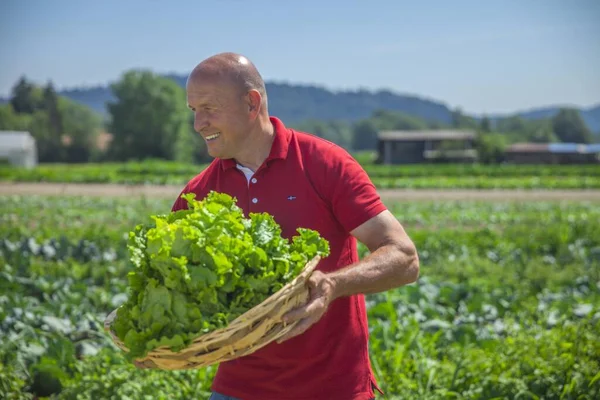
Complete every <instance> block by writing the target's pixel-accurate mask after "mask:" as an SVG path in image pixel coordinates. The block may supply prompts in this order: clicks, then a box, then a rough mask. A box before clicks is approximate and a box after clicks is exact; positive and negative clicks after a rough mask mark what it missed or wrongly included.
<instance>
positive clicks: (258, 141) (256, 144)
mask: <svg viewBox="0 0 600 400" xmlns="http://www.w3.org/2000/svg"><path fill="white" fill-rule="evenodd" d="M248 138H249V140H248V142H250V143H248V146H246V148H245V149H244V151H243V152H242V153H241V154H240V155H239V156H237V157H235V161H236V162H237V163H238V164H240V165H242V166H244V167H246V168H250V169H251V170H252V171H255V172H256V170H257V169H258V168H260V166H261V165H262V163H263V162H264V161H265V160H266V159H267V157H268V156H269V153H271V147H272V146H273V140H274V139H275V128H274V127H273V124H272V123H271V121H270V119H269V118H268V117H267V118H266V122H265V121H262V122H261V123H260V124H259V126H258V129H257V130H255V131H254V132H252V133H251V134H250V135H249V136H248Z"/></svg>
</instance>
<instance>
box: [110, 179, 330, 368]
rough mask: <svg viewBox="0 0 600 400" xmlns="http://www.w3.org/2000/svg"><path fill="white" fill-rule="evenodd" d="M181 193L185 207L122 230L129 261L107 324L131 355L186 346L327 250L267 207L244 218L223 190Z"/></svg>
mask: <svg viewBox="0 0 600 400" xmlns="http://www.w3.org/2000/svg"><path fill="white" fill-rule="evenodd" d="M182 197H183V198H185V200H186V201H187V202H188V209H187V210H180V211H176V212H172V213H170V214H167V215H153V216H151V221H152V222H150V223H146V224H139V225H137V226H136V227H135V229H134V230H133V231H132V232H130V233H129V241H128V250H129V255H130V260H131V262H132V264H133V267H134V268H133V271H131V272H130V273H129V274H128V280H129V296H128V300H127V301H126V302H125V303H124V304H123V306H122V307H120V308H119V309H118V311H117V315H116V318H115V320H114V323H113V329H114V332H115V334H116V335H117V336H118V337H119V339H120V340H122V341H123V342H124V344H125V346H127V348H128V349H130V352H129V353H128V354H127V355H128V357H129V358H130V359H135V358H142V357H144V356H145V355H146V354H147V352H148V351H149V350H152V349H154V348H156V347H159V346H169V348H170V349H171V350H172V351H175V352H176V351H179V350H181V349H183V348H185V347H186V346H188V345H189V344H190V343H191V341H192V340H193V339H194V338H195V337H197V336H199V335H202V334H205V333H208V332H210V331H213V330H215V329H218V328H222V327H224V326H226V325H227V324H228V323H229V322H231V321H232V320H234V319H235V318H237V317H238V316H239V315H241V314H242V313H244V312H245V311H247V310H249V309H250V308H252V307H254V306H255V305H257V304H259V303H261V302H262V301H263V300H265V299H266V298H267V297H268V296H270V295H272V294H273V293H275V292H276V291H277V290H279V289H281V288H282V287H283V286H284V285H285V284H286V283H288V282H289V281H291V280H292V279H293V278H294V277H295V276H297V275H298V274H299V273H300V271H301V270H302V269H303V268H304V266H305V265H306V263H307V262H308V261H309V260H311V259H312V258H313V257H314V256H316V255H320V256H321V257H327V256H328V255H329V251H330V250H329V243H328V242H327V240H325V239H324V238H322V237H321V236H320V234H319V233H318V232H316V231H314V230H310V229H305V228H298V229H297V232H298V235H296V236H294V237H293V238H292V240H291V241H288V240H287V239H285V238H283V237H282V236H281V228H280V226H279V225H278V224H277V223H276V222H275V220H274V218H273V217H272V216H271V215H269V214H267V213H251V214H250V215H249V216H248V218H246V217H244V215H243V212H242V210H241V208H239V207H238V206H237V205H236V199H235V198H233V197H231V196H229V195H227V194H224V193H217V192H214V191H211V192H210V193H209V194H208V196H207V197H206V198H205V199H203V200H201V201H198V200H196V199H195V195H194V194H193V193H188V194H184V195H182Z"/></svg>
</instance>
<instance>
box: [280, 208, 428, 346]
mask: <svg viewBox="0 0 600 400" xmlns="http://www.w3.org/2000/svg"><path fill="white" fill-rule="evenodd" d="M351 234H352V235H353V236H355V237H356V238H357V240H359V241H360V242H362V243H363V244H364V245H365V246H367V248H368V249H369V251H370V252H371V254H369V255H368V256H367V257H365V258H364V259H363V260H361V261H359V262H357V263H355V264H352V265H349V266H348V267H346V268H343V269H341V270H338V271H334V272H330V273H328V274H325V273H323V272H321V271H318V270H317V271H314V272H313V273H312V274H311V276H310V278H309V279H308V281H307V285H308V288H309V295H310V297H309V299H308V302H307V303H306V304H305V305H303V306H300V307H298V308H296V309H294V310H292V311H290V312H288V313H287V314H286V315H284V316H283V320H284V321H285V322H288V323H291V322H294V321H299V322H298V324H297V325H296V326H295V327H294V329H292V330H291V331H290V332H288V333H287V334H286V335H284V336H283V337H281V338H280V339H279V340H278V341H277V342H278V343H281V342H283V341H285V340H288V339H290V338H291V337H294V336H297V335H300V334H302V333H304V332H305V331H306V330H307V329H308V328H310V327H311V326H312V325H313V324H314V323H316V322H317V321H319V320H320V319H321V317H322V316H323V315H324V314H325V312H326V311H327V308H329V304H331V302H332V301H334V300H335V299H337V298H340V297H344V296H350V295H353V294H359V293H362V294H369V293H378V292H383V291H386V290H389V289H393V288H396V287H399V286H402V285H406V284H409V283H412V282H415V281H416V280H417V278H418V277H419V257H418V255H417V250H416V248H415V245H414V244H413V242H412V240H411V239H410V238H409V237H408V235H407V234H406V232H405V231H404V228H403V227H402V225H401V224H400V222H398V220H397V219H396V218H395V217H394V216H393V215H392V213H390V212H389V211H388V210H385V211H383V212H381V213H379V214H378V215H377V216H375V217H373V218H371V219H369V220H368V221H366V222H365V223H363V224H362V225H360V226H359V227H358V228H356V229H354V230H353V231H352V232H351Z"/></svg>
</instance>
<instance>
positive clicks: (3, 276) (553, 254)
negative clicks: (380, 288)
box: [0, 196, 600, 399]
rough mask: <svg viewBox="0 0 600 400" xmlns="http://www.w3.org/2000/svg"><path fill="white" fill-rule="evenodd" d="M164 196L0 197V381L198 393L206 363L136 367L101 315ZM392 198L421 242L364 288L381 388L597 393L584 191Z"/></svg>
mask: <svg viewBox="0 0 600 400" xmlns="http://www.w3.org/2000/svg"><path fill="white" fill-rule="evenodd" d="M170 204H171V201H167V200H140V199H129V200H127V199H95V198H89V199H88V198H70V197H64V198H63V197H58V198H43V197H35V196H32V197H21V196H14V197H3V198H0V206H2V207H3V209H5V210H9V211H8V212H7V213H4V214H3V215H2V216H0V335H2V337H3V340H2V341H1V343H0V397H2V398H9V399H33V398H35V397H42V396H51V398H57V399H96V398H157V399H166V398H169V399H172V398H182V399H183V398H192V397H193V398H206V397H208V393H209V390H210V388H209V386H210V383H211V381H212V377H213V376H214V372H215V368H214V367H211V368H205V369H200V370H194V371H181V372H172V371H155V370H138V369H136V368H135V367H133V366H132V365H131V364H130V363H129V362H128V361H127V360H126V359H125V357H124V356H123V353H122V352H121V351H120V350H119V349H117V348H116V347H115V346H114V345H113V344H112V342H111V341H110V339H109V338H108V337H107V336H106V334H105V333H104V332H103V330H102V321H103V318H104V317H105V316H106V315H107V314H108V313H109V312H110V311H112V310H113V309H114V308H115V307H117V306H118V305H120V304H123V302H124V301H125V300H126V299H127V293H126V287H127V273H128V272H129V271H130V270H131V264H130V262H129V260H128V259H127V253H126V250H125V249H126V248H125V245H126V236H124V235H123V233H124V232H126V231H127V230H129V229H131V228H132V226H133V224H135V223H137V222H139V221H141V220H143V219H144V216H145V215H148V214H149V213H156V212H160V211H164V210H165V209H167V208H168V207H170ZM390 207H391V209H392V211H393V212H394V214H395V215H396V216H397V217H398V219H399V220H401V221H402V222H403V223H404V224H405V227H406V229H407V231H408V232H409V234H410V235H411V237H412V238H413V239H414V240H415V243H416V245H417V248H418V249H419V255H420V257H421V278H420V279H419V281H418V283H416V284H413V285H409V286H406V287H403V288H400V289H397V290H393V291H389V292H386V293H380V294H375V295H369V296H367V306H368V316H369V327H370V332H371V334H370V343H369V345H370V346H369V348H370V356H371V361H372V365H373V368H374V370H375V374H376V376H377V379H378V382H379V384H380V386H381V387H382V389H383V390H384V391H385V392H386V395H387V398H391V399H406V398H419V399H447V398H461V399H479V398H490V399H492V398H532V399H533V398H540V399H541V398H544V399H568V398H573V399H575V398H577V399H594V398H597V397H598V396H600V373H599V372H598V371H600V359H599V358H598V354H600V337H599V334H598V332H600V222H599V221H600V218H599V216H600V207H598V205H597V204H594V203H588V204H586V203H576V204H573V203H528V204H518V203H498V204H494V203H474V202H472V203H466V202H462V203H458V202H455V203H441V202H440V203H421V204H405V203H402V204H396V205H394V204H392V205H390ZM59 227H62V228H59ZM360 252H361V254H362V255H365V254H366V253H367V250H366V249H365V248H364V246H362V245H361V246H360Z"/></svg>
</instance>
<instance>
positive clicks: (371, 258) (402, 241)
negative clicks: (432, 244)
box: [328, 210, 419, 300]
mask: <svg viewBox="0 0 600 400" xmlns="http://www.w3.org/2000/svg"><path fill="white" fill-rule="evenodd" d="M351 233H352V235H353V236H354V237H356V239H357V240H358V241H360V242H362V243H363V244H364V245H365V246H366V247H367V248H368V249H369V251H370V252H371V253H370V254H369V255H368V256H366V257H365V258H364V259H363V260H361V261H359V262H358V263H356V264H354V265H350V266H348V267H346V268H344V269H341V270H338V271H335V272H332V273H330V274H328V276H329V278H330V279H331V280H332V284H333V300H335V299H337V298H339V297H343V296H350V295H353V294H359V293H362V294H370V293H378V292H383V291H386V290H389V289H393V288H396V287H400V286H403V285H406V284H409V283H412V282H415V281H416V280H417V278H418V277H419V257H418V254H417V250H416V248H415V245H414V243H413V242H412V240H411V239H410V238H409V237H408V235H407V234H406V232H405V231H404V228H403V227H402V225H401V224H400V222H398V220H397V219H396V217H394V216H393V215H392V213H391V212H389V211H387V210H386V211H383V212H382V213H380V214H379V215H377V216H375V217H373V218H371V219H370V220H368V221H367V222H365V223H363V224H362V225H360V226H359V227H358V228H356V229H354V230H353V231H352V232H351Z"/></svg>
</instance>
